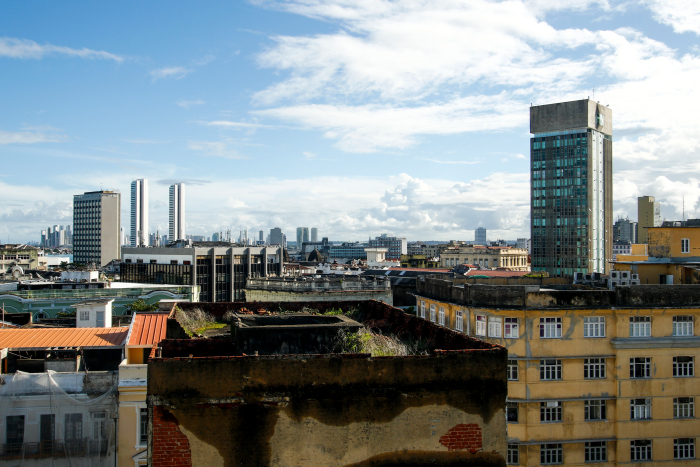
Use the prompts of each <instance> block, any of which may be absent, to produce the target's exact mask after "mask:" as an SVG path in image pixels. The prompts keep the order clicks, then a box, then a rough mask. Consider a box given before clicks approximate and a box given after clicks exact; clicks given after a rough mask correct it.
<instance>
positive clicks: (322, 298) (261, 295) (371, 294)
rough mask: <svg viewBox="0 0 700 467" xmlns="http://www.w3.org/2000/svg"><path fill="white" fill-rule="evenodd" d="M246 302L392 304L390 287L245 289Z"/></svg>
mask: <svg viewBox="0 0 700 467" xmlns="http://www.w3.org/2000/svg"><path fill="white" fill-rule="evenodd" d="M245 299H246V301H247V302H326V301H349V300H379V301H381V302H384V303H386V304H388V305H393V299H392V294H391V289H386V290H345V291H330V290H328V291H327V290H319V291H317V292H286V291H275V290H251V289H245Z"/></svg>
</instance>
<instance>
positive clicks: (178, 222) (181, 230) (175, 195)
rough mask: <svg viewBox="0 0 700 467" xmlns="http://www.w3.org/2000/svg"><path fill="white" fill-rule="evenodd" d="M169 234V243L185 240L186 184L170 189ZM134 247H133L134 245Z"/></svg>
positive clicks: (179, 184) (171, 186)
mask: <svg viewBox="0 0 700 467" xmlns="http://www.w3.org/2000/svg"><path fill="white" fill-rule="evenodd" d="M169 215H170V222H169V227H170V229H169V232H168V241H169V242H175V241H177V240H184V239H185V184H184V183H175V184H173V185H170V188H169ZM132 246H133V245H132Z"/></svg>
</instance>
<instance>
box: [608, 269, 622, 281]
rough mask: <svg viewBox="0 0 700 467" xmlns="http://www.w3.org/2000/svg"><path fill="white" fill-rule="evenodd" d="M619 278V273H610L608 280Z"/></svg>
mask: <svg viewBox="0 0 700 467" xmlns="http://www.w3.org/2000/svg"><path fill="white" fill-rule="evenodd" d="M619 278H620V271H610V279H615V280H617V279H619Z"/></svg>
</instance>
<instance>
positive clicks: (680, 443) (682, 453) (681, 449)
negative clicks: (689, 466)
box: [673, 438, 695, 460]
mask: <svg viewBox="0 0 700 467" xmlns="http://www.w3.org/2000/svg"><path fill="white" fill-rule="evenodd" d="M673 459H675V460H681V459H695V438H675V439H674V440H673Z"/></svg>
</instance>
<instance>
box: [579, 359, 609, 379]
mask: <svg viewBox="0 0 700 467" xmlns="http://www.w3.org/2000/svg"><path fill="white" fill-rule="evenodd" d="M583 378H584V379H604V378H605V359H604V358H584V359H583Z"/></svg>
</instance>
